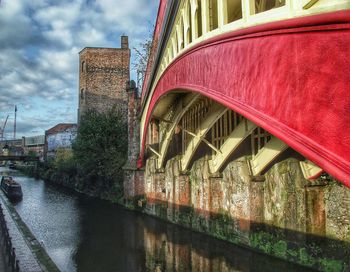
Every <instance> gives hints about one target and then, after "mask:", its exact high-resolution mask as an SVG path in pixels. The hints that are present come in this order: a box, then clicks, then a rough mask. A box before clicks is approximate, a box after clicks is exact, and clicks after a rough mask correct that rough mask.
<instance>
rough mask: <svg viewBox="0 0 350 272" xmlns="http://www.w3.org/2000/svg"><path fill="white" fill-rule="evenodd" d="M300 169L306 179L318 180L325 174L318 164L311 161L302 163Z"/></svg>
mask: <svg viewBox="0 0 350 272" xmlns="http://www.w3.org/2000/svg"><path fill="white" fill-rule="evenodd" d="M300 167H301V170H302V171H303V175H304V177H305V178H306V179H315V178H318V177H319V176H320V175H321V174H322V172H323V169H322V168H320V167H318V166H317V165H316V164H314V163H313V162H311V161H309V160H306V161H301V162H300Z"/></svg>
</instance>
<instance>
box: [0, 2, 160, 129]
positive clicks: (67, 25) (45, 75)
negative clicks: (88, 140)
mask: <svg viewBox="0 0 350 272" xmlns="http://www.w3.org/2000/svg"><path fill="white" fill-rule="evenodd" d="M157 5H158V1H149V0H123V1H122V0H60V1H55V0H21V1H18V0H2V1H1V3H0V26H1V27H0V44H1V47H0V68H1V73H0V123H1V120H2V119H3V118H5V117H6V114H7V113H9V112H12V111H13V107H14V105H18V106H19V109H20V110H19V116H20V119H19V120H20V122H21V123H20V126H21V127H22V128H21V133H23V134H26V133H29V134H31V131H32V130H33V129H35V130H36V131H37V130H39V129H41V131H44V130H46V129H47V128H49V127H51V126H53V125H55V122H73V121H75V120H76V115H77V114H76V111H77V100H78V91H77V90H78V72H79V71H78V67H79V66H78V60H79V55H78V53H79V51H80V50H81V49H83V48H84V47H88V46H90V47H119V46H120V35H122V34H126V35H129V42H130V47H131V48H132V47H133V46H134V45H135V44H138V43H139V42H138V41H140V40H143V39H144V37H146V36H148V31H149V28H150V27H151V25H150V23H149V22H150V21H152V22H154V20H155V16H156V10H157Z"/></svg>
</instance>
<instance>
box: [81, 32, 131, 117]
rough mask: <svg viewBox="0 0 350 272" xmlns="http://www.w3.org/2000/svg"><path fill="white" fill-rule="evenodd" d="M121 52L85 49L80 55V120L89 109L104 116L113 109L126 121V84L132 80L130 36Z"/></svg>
mask: <svg viewBox="0 0 350 272" xmlns="http://www.w3.org/2000/svg"><path fill="white" fill-rule="evenodd" d="M121 39H122V40H121V48H91V47H87V48H84V49H83V50H82V51H81V52H80V53H79V110H78V115H79V116H78V120H80V117H81V116H82V115H83V114H84V112H86V111H87V110H90V109H95V110H97V111H99V112H104V111H106V110H107V109H110V108H111V107H112V106H113V105H116V106H117V108H118V109H119V110H120V111H121V112H122V114H123V116H124V117H125V120H126V118H127V101H128V97H127V93H126V90H125V84H126V82H127V81H129V79H130V49H129V48H128V38H127V36H122V38H121Z"/></svg>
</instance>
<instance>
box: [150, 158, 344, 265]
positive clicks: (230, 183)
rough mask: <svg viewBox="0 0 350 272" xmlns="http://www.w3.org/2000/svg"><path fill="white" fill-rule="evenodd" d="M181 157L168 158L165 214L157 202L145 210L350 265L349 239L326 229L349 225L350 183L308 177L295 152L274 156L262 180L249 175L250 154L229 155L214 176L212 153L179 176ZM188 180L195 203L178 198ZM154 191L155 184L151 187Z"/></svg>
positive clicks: (297, 255)
mask: <svg viewBox="0 0 350 272" xmlns="http://www.w3.org/2000/svg"><path fill="white" fill-rule="evenodd" d="M179 159H180V158H174V159H172V160H170V161H168V163H167V166H166V175H165V184H166V190H167V192H166V198H165V202H167V203H169V205H168V206H167V211H166V212H167V216H165V211H164V210H165V207H164V208H162V206H161V205H160V206H158V207H155V206H154V205H153V204H152V205H153V206H152V205H151V206H152V207H150V209H147V210H146V212H147V213H150V214H156V215H157V216H159V217H160V218H163V219H168V220H169V221H171V222H174V223H176V224H179V225H182V226H186V227H190V228H192V229H193V230H196V231H199V232H202V233H207V234H210V235H212V236H214V237H217V238H219V239H223V240H226V241H229V242H232V243H235V244H238V245H242V246H249V247H251V248H253V249H255V250H257V251H260V252H263V253H266V254H269V255H273V256H276V257H278V258H281V259H283V260H287V261H291V262H295V263H298V264H301V265H304V266H309V267H313V268H316V269H319V270H321V271H344V269H345V270H346V269H348V267H349V265H350V263H349V259H350V258H349V257H350V245H349V244H348V243H346V242H344V240H343V241H339V240H337V239H328V237H327V236H326V235H325V234H326V232H325V229H327V231H328V229H329V228H330V229H331V230H333V233H334V236H333V237H334V238H339V237H340V238H342V239H344V238H346V237H348V236H347V235H348V234H349V233H350V232H349V231H350V227H349V226H350V224H349V223H347V220H348V218H349V216H348V211H349V210H350V207H349V204H347V203H348V202H347V199H350V191H349V190H348V191H346V190H347V189H346V188H344V187H343V186H342V185H340V184H338V183H336V182H333V183H332V182H330V185H326V184H327V183H325V184H323V183H322V184H318V183H317V184H314V183H310V182H309V181H307V180H306V179H304V177H303V175H302V171H301V169H300V165H299V161H298V160H297V159H294V158H289V159H286V160H284V161H281V162H278V163H276V164H275V165H274V166H273V167H272V168H271V169H269V170H268V171H267V173H265V174H264V176H265V181H264V182H256V181H255V180H254V181H253V180H252V179H251V176H250V174H249V171H248V170H249V169H248V166H247V163H246V160H245V158H240V159H237V160H236V161H233V162H230V163H229V164H228V165H227V166H226V168H225V169H224V171H223V172H222V178H221V180H220V177H219V176H215V180H213V177H212V176H210V173H209V172H208V168H207V167H206V165H207V164H208V159H207V158H202V159H199V160H197V161H195V162H194V164H193V166H192V169H191V171H189V173H188V177H186V178H185V179H181V181H182V182H183V183H179V182H178V180H179V176H180V174H179V172H178V169H176V170H175V168H176V167H175V166H176V165H177V163H178V160H179ZM148 174H149V177H146V180H148V181H149V182H150V183H151V184H149V187H150V188H153V187H154V183H155V180H154V179H155V178H154V174H152V173H151V171H148ZM181 175H184V174H183V173H182V174H181ZM186 182H187V186H189V189H190V191H189V196H190V199H189V204H188V205H187V204H186V205H180V203H181V204H182V202H181V197H183V196H184V194H183V193H184V191H185V190H184V188H186V186H184V183H186ZM254 182H255V183H254ZM180 184H181V186H180ZM316 185H317V186H316ZM152 186H153V187H152ZM325 186H329V187H325ZM179 190H180V191H179ZM181 190H182V191H181ZM323 192H325V193H324V195H325V198H323ZM154 193H155V192H154V191H150V195H152V194H154ZM180 194H182V195H181V196H180ZM182 199H184V198H182ZM337 202H339V203H337ZM324 203H325V204H324ZM337 204H338V205H337ZM338 206H339V209H338ZM324 207H325V208H324ZM152 209H153V210H152ZM335 209H338V210H337V211H336V212H333V211H334V210H335ZM325 210H326V217H325V216H324V214H325ZM336 216H338V217H336ZM339 218H340V219H339ZM325 219H326V220H328V221H325ZM254 220H255V221H254ZM318 223H319V225H318ZM330 223H331V225H329V226H327V227H325V225H326V224H330ZM308 232H309V233H308ZM330 233H332V232H330ZM312 234H318V235H312ZM345 241H346V240H345Z"/></svg>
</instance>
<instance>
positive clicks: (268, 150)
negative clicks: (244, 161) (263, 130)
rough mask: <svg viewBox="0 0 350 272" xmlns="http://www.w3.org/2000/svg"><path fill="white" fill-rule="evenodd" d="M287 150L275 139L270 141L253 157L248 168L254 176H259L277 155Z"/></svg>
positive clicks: (284, 145) (286, 146)
mask: <svg viewBox="0 0 350 272" xmlns="http://www.w3.org/2000/svg"><path fill="white" fill-rule="evenodd" d="M287 148H288V145H286V144H285V143H284V142H282V141H281V140H280V139H278V138H276V137H272V139H271V140H270V141H269V142H268V143H267V144H266V145H265V146H264V147H263V148H262V149H260V151H259V152H258V154H256V156H254V157H253V159H252V160H251V161H250V167H251V170H252V174H253V175H254V176H256V175H259V174H260V173H261V172H262V171H263V170H264V169H265V168H266V167H267V166H268V165H269V164H270V163H271V162H272V161H273V160H274V159H275V158H276V157H277V156H278V155H280V154H281V153H282V152H283V151H285V150H286V149H287Z"/></svg>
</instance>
